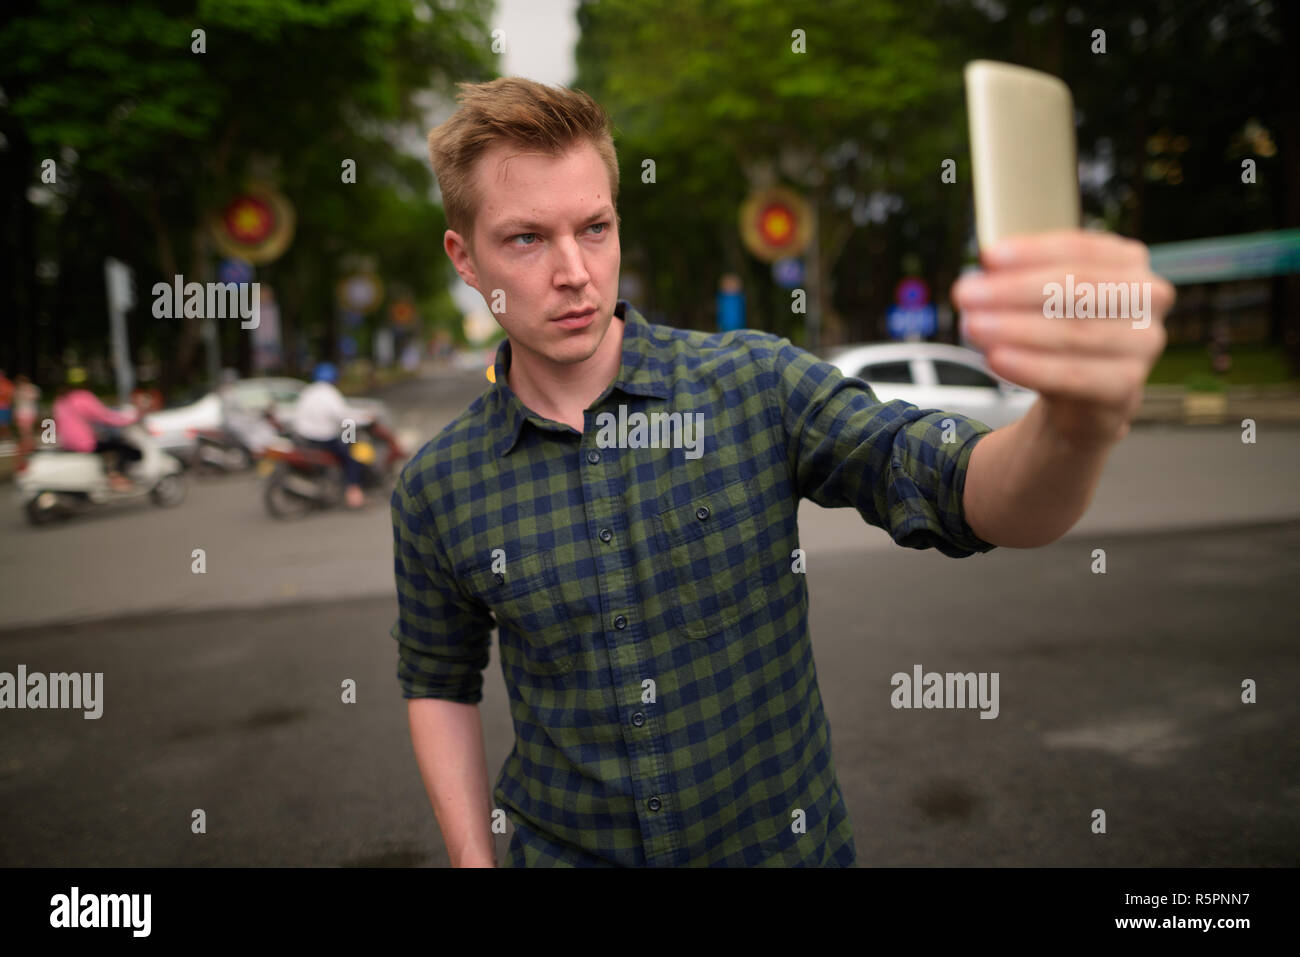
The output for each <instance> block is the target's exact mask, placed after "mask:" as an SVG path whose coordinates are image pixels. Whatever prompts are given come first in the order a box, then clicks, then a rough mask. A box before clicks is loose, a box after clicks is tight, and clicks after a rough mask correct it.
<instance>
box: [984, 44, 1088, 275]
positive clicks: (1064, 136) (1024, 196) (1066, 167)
mask: <svg viewBox="0 0 1300 957" xmlns="http://www.w3.org/2000/svg"><path fill="white" fill-rule="evenodd" d="M965 78H966V116H967V120H968V121H969V124H970V155H971V171H972V176H973V178H974V182H975V236H976V238H977V239H978V241H979V245H980V248H981V249H987V248H988V247H989V246H991V245H993V244H994V243H996V242H998V241H999V240H1001V239H1003V238H1005V237H1007V236H1016V235H1020V234H1024V233H1044V232H1052V231H1054V230H1058V229H1078V228H1079V222H1080V210H1079V163H1078V156H1077V154H1076V151H1075V140H1074V101H1073V99H1072V97H1071V96H1070V88H1069V87H1068V86H1066V85H1065V83H1064V82H1063V81H1062V80H1060V79H1058V78H1057V77H1054V76H1052V75H1050V74H1048V73H1040V72H1039V71H1038V70H1030V69H1028V68H1027V67H1023V66H1013V65H1012V64H1010V63H998V62H995V61H993V60H973V61H972V62H970V63H968V64H966V69H965Z"/></svg>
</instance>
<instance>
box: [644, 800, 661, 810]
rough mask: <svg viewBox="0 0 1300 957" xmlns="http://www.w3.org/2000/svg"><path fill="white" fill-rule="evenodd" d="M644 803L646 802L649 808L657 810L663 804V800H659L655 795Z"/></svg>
mask: <svg viewBox="0 0 1300 957" xmlns="http://www.w3.org/2000/svg"><path fill="white" fill-rule="evenodd" d="M645 803H646V807H648V808H650V810H652V811H657V810H659V809H660V808H661V807H663V806H664V802H663V801H661V800H659V799H658V798H657V797H652V798H651V799H650V800H648V801H646V802H645Z"/></svg>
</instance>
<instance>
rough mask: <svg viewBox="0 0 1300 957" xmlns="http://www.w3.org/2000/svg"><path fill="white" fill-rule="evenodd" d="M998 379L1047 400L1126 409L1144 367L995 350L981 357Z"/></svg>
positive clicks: (1143, 376) (1138, 388)
mask: <svg viewBox="0 0 1300 957" xmlns="http://www.w3.org/2000/svg"><path fill="white" fill-rule="evenodd" d="M985 360H986V361H987V362H988V364H989V368H991V369H992V370H993V371H994V372H996V373H997V374H998V375H1000V376H1002V377H1003V378H1004V379H1008V380H1010V381H1011V382H1014V383H1016V384H1017V385H1022V386H1024V387H1025V388H1027V389H1033V390H1034V391H1036V392H1039V393H1041V394H1042V395H1044V396H1048V397H1051V398H1066V399H1079V400H1082V401H1085V402H1095V403H1099V404H1102V405H1114V406H1117V407H1119V406H1127V405H1128V404H1129V403H1130V402H1131V400H1132V398H1133V395H1134V394H1135V393H1139V392H1140V391H1141V388H1142V385H1143V384H1144V382H1145V381H1146V376H1147V370H1148V368H1149V365H1148V363H1146V362H1144V361H1143V360H1141V359H1139V358H1133V359H1115V358H1093V357H1082V356H1073V355H1063V354H1061V353H1053V352H1037V351H1033V350H1029V349H1016V348H1010V347H1007V346H999V347H997V348H995V349H993V350H992V351H990V352H989V353H988V355H987V356H985Z"/></svg>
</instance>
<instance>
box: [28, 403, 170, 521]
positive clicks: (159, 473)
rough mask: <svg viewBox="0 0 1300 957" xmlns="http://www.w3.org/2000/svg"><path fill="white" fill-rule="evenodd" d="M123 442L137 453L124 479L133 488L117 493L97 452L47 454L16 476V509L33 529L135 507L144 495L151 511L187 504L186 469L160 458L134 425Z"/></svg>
mask: <svg viewBox="0 0 1300 957" xmlns="http://www.w3.org/2000/svg"><path fill="white" fill-rule="evenodd" d="M121 434H122V438H124V439H125V440H126V441H127V442H129V443H130V444H131V445H134V446H135V447H136V448H137V449H139V450H140V453H141V457H140V459H139V460H137V461H133V462H128V463H126V466H125V474H126V476H127V478H129V479H131V481H132V482H133V483H134V485H135V487H134V488H132V489H131V490H129V491H119V490H117V489H115V488H113V486H112V485H111V484H110V483H109V480H108V472H107V470H106V469H105V467H104V459H103V456H102V455H100V454H98V453H95V452H68V451H64V450H62V449H48V450H43V451H37V452H33V453H32V455H31V457H30V458H29V459H28V460H27V462H26V464H25V466H23V467H22V468H21V470H20V471H19V472H18V473H17V475H16V476H15V479H14V484H15V485H16V486H17V487H18V501H19V505H20V506H21V507H22V508H23V510H24V511H25V512H26V513H27V520H28V521H29V522H31V523H32V524H33V525H43V524H45V523H46V522H48V521H50V520H52V519H54V518H59V517H64V516H69V515H75V514H77V513H79V512H84V511H88V510H89V509H92V508H96V507H99V506H102V505H111V504H114V503H116V502H125V501H135V500H137V499H140V498H143V497H144V496H145V495H148V496H149V498H150V500H151V501H152V502H153V503H154V504H155V505H161V506H171V505H179V504H180V503H181V502H182V501H184V499H185V488H186V486H185V475H184V467H183V466H182V465H181V462H180V460H179V459H178V458H176V457H175V456H174V455H171V454H169V453H167V452H164V451H163V450H162V449H160V448H159V447H158V444H157V443H156V442H154V440H153V438H152V437H151V436H150V435H149V433H148V432H147V431H145V429H144V427H143V426H141V425H139V424H138V423H136V424H132V425H127V426H123V427H122V429H121Z"/></svg>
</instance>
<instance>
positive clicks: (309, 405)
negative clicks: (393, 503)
mask: <svg viewBox="0 0 1300 957" xmlns="http://www.w3.org/2000/svg"><path fill="white" fill-rule="evenodd" d="M313 379H314V380H315V381H313V382H312V384H311V385H309V386H307V388H305V389H303V390H302V392H301V393H299V395H298V402H297V405H296V406H295V407H294V426H293V427H294V431H295V432H296V433H298V435H300V436H301V437H302V438H303V439H305V440H306V441H307V442H308V443H309V444H311V445H313V446H315V447H316V448H320V449H325V450H327V451H329V452H332V453H334V457H335V458H337V459H338V460H339V463H340V464H341V465H342V466H343V475H344V478H345V480H346V481H347V505H348V508H361V507H362V506H363V505H365V494H364V493H363V492H362V491H361V463H360V462H358V461H357V460H356V459H355V458H354V457H353V456H352V453H351V451H350V450H349V449H348V446H347V443H345V442H344V441H343V438H342V430H343V420H344V419H348V418H352V417H353V415H354V413H353V411H352V410H351V409H350V408H348V403H347V400H346V399H344V398H343V393H342V392H340V391H339V390H338V387H337V386H336V385H335V383H336V382H337V381H338V370H337V369H336V368H335V367H334V365H333V363H330V362H322V363H320V364H319V365H317V366H316V371H315V373H314V374H313Z"/></svg>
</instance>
